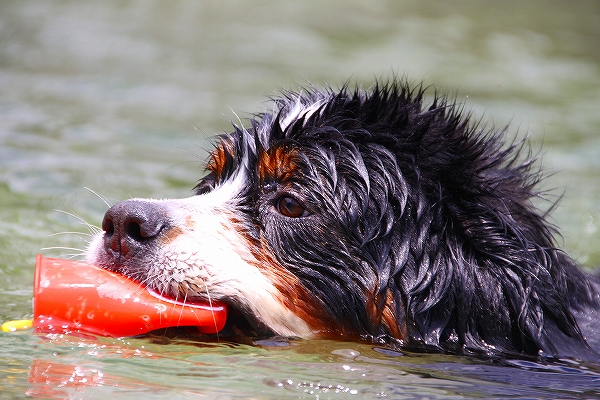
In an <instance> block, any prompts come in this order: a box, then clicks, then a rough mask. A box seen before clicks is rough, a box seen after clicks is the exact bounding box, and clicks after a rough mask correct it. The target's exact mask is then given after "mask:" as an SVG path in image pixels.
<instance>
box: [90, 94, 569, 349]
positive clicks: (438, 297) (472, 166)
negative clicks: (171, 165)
mask: <svg viewBox="0 0 600 400" xmlns="http://www.w3.org/2000/svg"><path fill="white" fill-rule="evenodd" d="M422 95H423V91H422V90H421V89H420V88H418V89H416V90H411V89H410V88H409V87H408V86H407V85H406V84H403V83H392V84H389V85H379V86H376V87H375V88H373V89H372V90H370V91H363V90H360V89H357V90H355V91H350V90H348V89H345V88H344V89H342V90H340V91H338V92H334V91H332V90H327V91H317V90H305V91H304V92H303V93H286V94H284V95H283V96H281V97H280V98H278V99H275V101H274V111H273V112H272V113H266V114H261V115H258V116H256V117H255V118H254V119H252V120H251V121H250V124H249V126H248V127H246V128H243V127H235V131H234V132H233V133H231V134H228V135H223V136H221V137H220V138H219V139H218V141H217V143H216V145H215V149H214V151H213V152H212V154H211V155H210V158H209V162H208V166H207V171H208V174H207V175H206V176H205V177H204V178H203V179H202V180H201V181H200V183H199V184H198V185H197V187H196V194H195V195H194V196H192V197H190V198H187V199H179V200H145V199H133V200H128V201H124V202H122V203H118V204H116V205H115V206H113V207H111V208H110V209H109V210H108V211H107V213H106V215H105V217H104V220H103V222H102V228H103V231H104V232H103V234H101V235H99V236H97V237H96V238H95V239H94V241H93V242H92V244H91V246H90V248H89V250H88V261H90V262H93V263H96V264H98V265H100V266H102V267H104V268H107V269H111V270H116V271H119V272H121V273H123V274H125V275H128V276H130V277H132V278H134V279H136V280H138V281H140V282H143V283H144V284H146V285H148V286H149V287H152V288H154V289H156V290H158V291H159V292H161V293H163V294H164V295H166V296H170V297H174V298H178V299H180V300H185V301H190V302H193V301H194V300H207V299H211V300H219V301H222V302H225V303H228V304H229V305H230V307H231V309H232V313H231V314H232V319H236V318H237V320H236V321H232V325H236V327H235V329H237V330H238V331H241V332H242V333H245V334H251V335H273V334H277V335H284V336H300V337H310V336H315V335H320V334H340V335H348V336H352V335H363V336H370V337H381V336H386V337H392V338H395V339H397V340H400V341H402V342H403V343H405V344H406V343H409V344H410V343H413V344H414V343H422V344H427V345H434V346H440V345H441V344H443V343H446V344H447V346H455V347H458V348H460V347H461V346H465V345H466V346H471V347H474V348H480V349H481V348H483V349H485V348H494V347H498V348H508V349H513V350H517V351H531V352H535V351H537V350H539V349H540V348H542V343H545V342H547V341H548V338H546V337H545V335H546V333H544V329H546V328H548V327H549V328H550V329H551V330H554V331H557V332H562V333H563V336H564V335H567V336H577V328H576V325H575V323H574V321H573V319H572V317H571V316H570V312H569V311H568V307H567V305H566V302H565V300H564V299H562V298H561V296H563V295H564V292H565V290H567V289H566V288H567V286H568V284H569V282H570V280H572V279H571V278H565V275H566V274H565V273H564V272H563V268H562V265H564V264H569V263H570V261H569V260H568V259H567V258H566V257H564V256H563V255H561V254H560V253H558V252H556V251H555V250H554V247H553V246H552V237H551V233H550V232H549V230H548V228H547V227H546V225H545V223H544V219H543V216H541V215H540V214H539V213H537V212H536V211H534V210H533V207H532V206H531V204H530V200H531V197H532V196H535V195H536V193H534V192H533V191H532V188H533V184H534V183H535V182H534V181H535V180H536V176H535V175H531V174H529V173H528V168H529V164H527V163H525V164H519V163H516V162H515V160H516V156H514V155H513V154H512V153H514V152H513V151H512V150H513V148H508V149H506V148H504V147H503V142H502V140H501V133H495V132H486V131H483V130H480V129H477V128H472V127H469V124H468V118H466V117H464V116H462V115H461V112H460V110H457V109H456V108H455V107H454V106H453V105H451V104H449V103H447V101H446V100H445V98H443V97H436V98H435V99H434V100H433V102H432V103H431V105H430V106H429V107H427V108H424V107H423V106H422ZM557 320H559V321H560V322H559V323H557V322H556V321H557ZM542 328H543V329H542Z"/></svg>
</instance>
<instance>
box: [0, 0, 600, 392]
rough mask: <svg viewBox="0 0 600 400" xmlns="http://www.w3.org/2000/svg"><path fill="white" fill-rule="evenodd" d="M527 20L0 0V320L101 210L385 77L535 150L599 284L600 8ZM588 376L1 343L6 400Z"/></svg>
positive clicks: (385, 5)
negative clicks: (238, 132)
mask: <svg viewBox="0 0 600 400" xmlns="http://www.w3.org/2000/svg"><path fill="white" fill-rule="evenodd" d="M523 3H524V4H521V2H491V1H490V2H487V1H461V2H453V1H446V2H436V3H433V2H422V1H404V2H371V1H367V0H363V1H351V2H348V1H344V2H342V1H336V2H318V1H309V2H268V1H259V0H254V1H239V2H236V1H225V2H223V1H203V2H196V1H173V2H158V1H155V2H150V1H147V2H120V1H105V2H97V3H90V2H70V1H61V2H58V1H46V2H33V1H19V2H1V3H0V221H1V223H2V229H0V296H1V300H0V321H5V320H9V319H21V318H24V317H30V316H31V288H32V280H33V276H32V275H33V264H34V259H35V254H36V253H38V252H40V251H41V252H43V253H44V254H45V255H47V256H67V255H68V254H71V253H77V252H78V250H77V249H82V248H83V247H85V240H86V236H84V235H74V234H60V235H54V234H56V233H60V232H73V231H75V232H81V233H86V232H87V228H86V227H85V225H84V224H82V221H81V220H79V219H78V218H81V219H83V220H84V221H88V222H91V223H95V224H98V223H99V221H100V220H101V218H102V215H103V213H104V211H105V209H106V205H105V204H104V202H103V201H102V200H101V199H100V198H99V197H98V196H96V195H95V194H94V192H96V193H98V194H100V195H101V196H102V197H104V198H106V199H107V200H108V201H109V202H110V203H114V202H116V201H118V200H122V199H125V198H129V197H132V196H136V197H138V196H140V197H146V196H152V197H183V196H187V195H189V194H190V189H191V188H192V187H193V186H194V184H195V181H196V179H198V178H199V176H200V174H201V164H202V161H203V160H204V159H205V157H206V150H207V149H210V137H211V136H212V135H214V134H216V133H221V132H223V131H225V130H228V129H229V120H234V121H236V120H237V119H238V116H239V118H242V119H244V118H246V117H247V116H249V113H250V112H257V111H262V110H264V109H265V107H267V105H266V103H265V96H266V95H272V94H274V93H275V89H276V88H279V87H282V88H286V89H290V88H295V87H296V86H297V84H304V83H306V82H312V83H314V84H316V85H319V84H321V83H322V82H330V83H331V84H332V85H334V86H338V85H341V84H343V83H344V82H345V81H346V80H347V79H349V78H351V79H352V80H353V81H356V82H360V83H362V84H363V85H364V86H368V85H370V84H371V83H372V82H373V81H374V78H375V77H380V76H383V77H385V76H389V75H391V74H392V73H394V72H396V73H399V74H401V75H403V74H406V75H407V76H409V77H410V78H411V79H413V80H414V81H415V82H418V81H420V80H424V81H425V82H426V83H427V84H429V85H433V86H437V87H439V88H440V89H441V90H442V91H450V92H452V93H454V94H455V95H456V97H457V99H458V100H459V101H466V102H467V104H468V106H469V108H470V109H472V110H474V113H475V115H476V118H480V117H483V119H484V120H486V121H490V123H491V124H492V123H493V124H494V125H496V126H502V125H504V124H506V123H509V122H510V123H511V126H512V127H513V129H512V131H513V132H515V133H517V132H518V133H517V134H518V135H520V136H523V135H527V134H529V135H530V137H531V141H532V143H533V145H534V147H535V148H540V146H541V145H542V144H543V153H542V154H543V159H542V162H543V165H544V166H545V168H546V170H547V171H549V172H557V173H556V174H555V175H553V176H551V177H550V178H549V180H548V181H547V182H546V184H545V186H544V187H545V188H546V189H549V190H551V191H552V193H553V194H554V195H560V194H562V193H563V190H564V198H563V200H562V202H561V205H560V206H559V207H558V208H557V210H556V211H555V212H554V213H553V218H554V220H555V222H556V224H557V225H558V226H560V228H561V231H562V233H563V237H564V239H562V241H563V242H564V248H565V249H566V250H567V251H568V252H569V253H570V254H571V255H573V256H574V257H575V258H577V259H578V260H579V261H580V262H581V263H582V264H583V265H584V266H585V267H586V268H588V269H595V268H596V267H598V266H600V246H598V243H600V229H599V228H600V112H599V111H598V110H599V105H600V46H598V42H599V39H600V5H598V3H597V2H593V1H579V2H577V3H576V4H574V3H572V2H567V1H555V2H542V1H539V2H538V1H528V2H523ZM232 110H233V111H232ZM86 188H88V189H89V190H88V189H86ZM57 210H60V211H57ZM68 213H71V214H74V215H76V216H77V217H78V218H75V217H74V216H71V215H68ZM45 247H69V248H74V249H75V250H67V249H63V250H60V249H55V250H40V249H42V248H45ZM599 373H600V366H598V365H594V364H589V363H584V362H579V361H576V360H564V361H562V362H559V363H553V364H549V365H541V364H536V363H529V362H524V361H517V360H507V361H506V362H504V363H492V362H490V361H482V360H474V359H468V358H462V357H456V356H444V355H427V354H409V353H405V354H399V353H392V352H389V351H385V350H383V349H380V348H377V347H376V346H373V345H368V344H365V343H344V342H335V341H322V342H321V341H294V342H266V343H262V344H258V345H255V346H248V345H232V344H228V343H220V344H210V345H198V344H194V343H185V342H169V343H166V342H165V340H164V339H160V338H141V339H127V340H114V339H106V338H93V337H74V336H66V337H60V336H59V337H40V336H36V335H33V334H32V333H31V332H21V333H18V334H0V397H6V398H14V397H22V396H25V395H37V396H39V397H56V398H66V397H70V398H106V397H113V398H119V397H132V396H133V395H143V396H145V397H148V398H163V397H167V396H168V397H176V398H191V397H194V398H196V397H201V396H205V397H222V398H231V397H233V398H235V397H243V398H248V397H252V398H286V397H287V398H298V397H302V398H359V397H360V398H363V397H366V398H377V397H388V398H397V397H409V398H411V397H413V398H453V397H459V398H461V397H485V396H491V397H529V398H541V397H562V398H568V397H592V396H594V395H598V394H600V375H599Z"/></svg>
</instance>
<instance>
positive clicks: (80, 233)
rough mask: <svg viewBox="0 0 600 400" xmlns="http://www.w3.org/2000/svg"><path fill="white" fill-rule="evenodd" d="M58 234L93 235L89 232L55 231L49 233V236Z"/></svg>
mask: <svg viewBox="0 0 600 400" xmlns="http://www.w3.org/2000/svg"><path fill="white" fill-rule="evenodd" d="M58 235H81V236H89V237H94V235H93V234H91V233H85V232H75V231H72V232H56V233H51V234H50V236H58Z"/></svg>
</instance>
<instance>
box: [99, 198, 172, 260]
mask: <svg viewBox="0 0 600 400" xmlns="http://www.w3.org/2000/svg"><path fill="white" fill-rule="evenodd" d="M166 227H167V218H166V213H165V211H164V209H162V207H161V206H160V205H159V204H157V203H154V202H150V201H144V200H126V201H122V202H120V203H117V204H115V205H114V206H112V207H111V208H109V209H108V211H107V212H106V214H104V219H103V220H102V230H104V248H105V250H106V251H107V252H108V253H109V254H112V255H113V256H114V257H116V258H121V257H124V258H125V259H128V258H131V257H133V256H134V255H135V254H136V253H137V252H138V251H139V250H140V249H142V248H144V247H147V246H149V245H151V243H152V242H153V240H154V239H156V238H157V237H158V236H159V235H160V233H161V232H163V231H164V230H165V229H166Z"/></svg>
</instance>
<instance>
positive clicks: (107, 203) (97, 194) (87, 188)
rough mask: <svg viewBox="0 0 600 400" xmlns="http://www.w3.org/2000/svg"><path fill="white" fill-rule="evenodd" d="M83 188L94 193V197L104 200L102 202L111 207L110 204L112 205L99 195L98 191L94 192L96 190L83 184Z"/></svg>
mask: <svg viewBox="0 0 600 400" xmlns="http://www.w3.org/2000/svg"><path fill="white" fill-rule="evenodd" d="M83 188H84V189H85V190H87V191H89V192H91V193H93V194H94V195H96V197H98V198H99V199H100V200H102V202H104V204H106V205H107V206H108V207H111V206H112V204H110V203H109V202H108V200H107V199H106V198H105V197H104V196H102V195H100V194H99V193H98V192H96V191H94V190H92V189H90V188H89V187H85V186H84V187H83Z"/></svg>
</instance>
